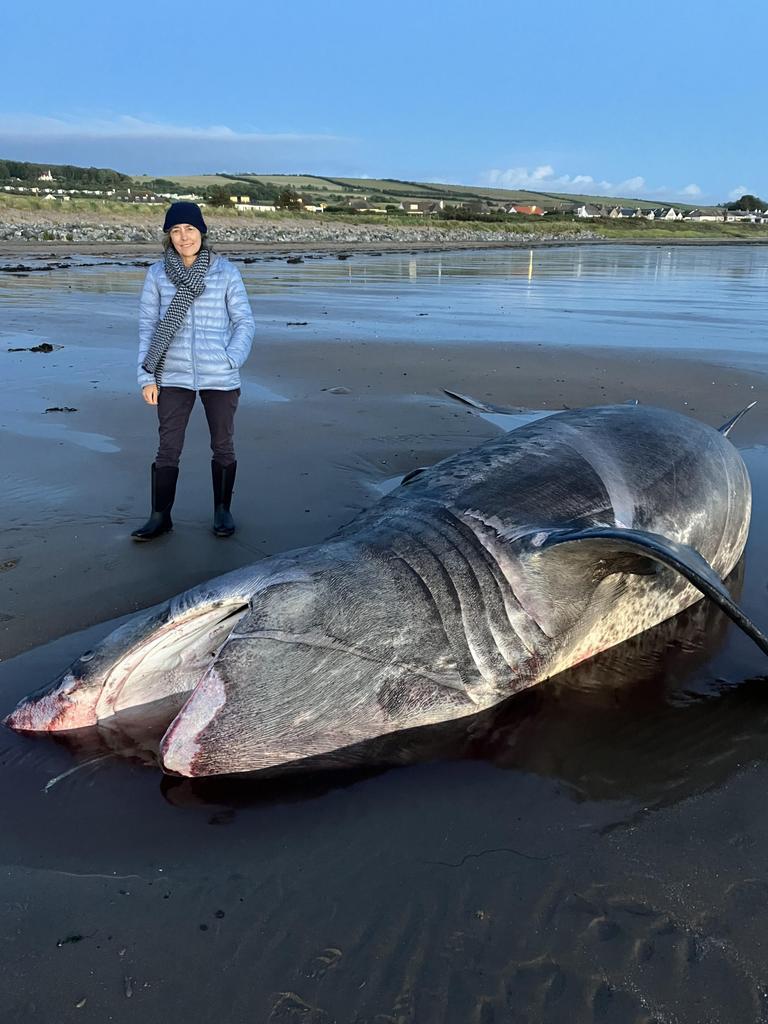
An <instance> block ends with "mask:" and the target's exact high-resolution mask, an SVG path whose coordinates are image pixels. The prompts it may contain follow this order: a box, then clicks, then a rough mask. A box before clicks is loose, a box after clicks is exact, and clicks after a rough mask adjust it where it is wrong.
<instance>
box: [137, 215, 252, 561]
mask: <svg viewBox="0 0 768 1024" xmlns="http://www.w3.org/2000/svg"><path fill="white" fill-rule="evenodd" d="M163 231H164V232H165V239H164V241H163V245H164V248H165V258H164V259H162V260H160V261H159V262H158V263H153V264H152V266H151V267H150V268H149V270H148V271H147V277H146V281H145V282H144V289H143V291H142V293H141V300H140V305H139V387H140V388H141V390H142V395H143V396H144V401H145V402H147V403H148V404H149V405H156V406H157V418H158V421H159V430H160V444H159V446H158V449H157V457H156V458H155V461H154V462H153V463H152V514H151V515H150V517H149V519H148V520H147V522H146V523H145V524H144V525H143V526H142V527H140V528H139V529H138V530H134V531H133V533H132V534H131V536H132V537H133V539H134V540H140V541H144V540H154V539H155V537H159V536H160V535H161V534H163V533H167V532H168V531H169V530H171V529H173V523H172V521H171V508H172V507H173V501H174V498H175V497H176V481H177V479H178V476H179V457H180V456H181V450H182V447H183V445H184V432H185V431H186V428H187V422H188V420H189V414H190V412H191V411H192V406H193V405H194V404H195V396H196V394H197V393H198V392H199V394H200V399H201V401H202V403H203V408H204V409H205V415H206V418H207V420H208V427H209V429H210V432H211V451H212V452H213V460H212V462H211V473H212V476H213V509H214V511H213V532H214V533H215V534H216V536H217V537H230V536H231V535H232V534H233V533H234V532H235V524H234V521H233V519H232V514H231V513H230V502H231V500H232V489H233V487H234V483H235V472H236V470H237V461H236V460H235V449H234V444H233V439H234V418H235V410H236V409H237V402H238V399H239V397H240V373H239V369H240V367H241V366H242V365H243V363H244V362H245V360H246V359H247V358H248V353H249V352H250V350H251V342H252V341H253V334H254V330H255V323H254V320H253V314H252V313H251V307H250V304H249V302H248V296H247V295H246V293H245V286H244V285H243V279H242V277H241V276H240V272H239V270H238V269H237V268H236V267H235V266H233V265H232V264H231V263H230V262H229V261H228V260H226V259H224V257H223V256H219V255H217V254H216V253H213V252H212V251H211V249H209V248H208V245H207V244H206V234H207V231H208V229H207V227H206V224H205V221H204V220H203V214H202V211H201V210H200V207H199V206H197V204H196V203H186V202H178V203H173V204H172V205H171V206H170V208H169V209H168V211H167V213H166V215H165V223H164V224H163Z"/></svg>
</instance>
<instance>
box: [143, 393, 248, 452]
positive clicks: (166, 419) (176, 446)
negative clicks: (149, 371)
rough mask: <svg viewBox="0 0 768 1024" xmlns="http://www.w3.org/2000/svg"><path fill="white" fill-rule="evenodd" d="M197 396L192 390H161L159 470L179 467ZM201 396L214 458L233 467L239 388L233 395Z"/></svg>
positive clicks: (158, 401) (158, 413) (158, 412)
mask: <svg viewBox="0 0 768 1024" xmlns="http://www.w3.org/2000/svg"><path fill="white" fill-rule="evenodd" d="M197 394H198V392H197V391H191V390H190V389H189V388H160V394H159V395H158V399H157V420H158V426H159V430H160V443H159V445H158V449H157V458H156V459H155V465H156V466H157V468H158V469H159V468H160V467H161V466H169V467H176V466H178V464H179V458H180V457H181V450H182V448H183V447H184V434H185V433H186V430H187V423H188V422H189V414H190V413H191V412H192V406H193V405H194V404H195V398H196V396H197ZM199 394H200V400H201V401H202V403H203V408H204V409H205V418H206V419H207V420H208V429H209V430H210V432H211V451H212V452H213V457H214V459H215V460H216V462H219V463H221V465H222V466H231V465H232V463H233V462H234V461H235V444H234V440H235V411H236V409H237V403H238V400H239V398H240V388H236V389H235V390H234V391H214V390H213V389H206V390H204V391H200V392H199Z"/></svg>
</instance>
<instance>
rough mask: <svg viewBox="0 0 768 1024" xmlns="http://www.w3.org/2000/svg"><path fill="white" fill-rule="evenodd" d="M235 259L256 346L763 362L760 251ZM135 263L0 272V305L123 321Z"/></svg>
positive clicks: (131, 302) (135, 286)
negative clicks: (691, 354)
mask: <svg viewBox="0 0 768 1024" xmlns="http://www.w3.org/2000/svg"><path fill="white" fill-rule="evenodd" d="M234 259H235V260H236V261H237V262H238V265H239V266H240V268H241V270H242V272H243V276H244V279H245V282H246V287H247V289H248V291H249V294H250V295H251V298H252V300H253V306H254V311H255V313H256V317H257V322H258V325H259V330H260V331H261V333H262V335H263V334H264V332H265V331H266V332H269V331H275V332H277V333H278V334H279V335H280V336H281V337H283V336H284V335H285V330H284V328H285V323H286V322H287V321H289V320H294V321H295V320H306V321H307V322H308V323H307V326H306V328H304V329H303V330H301V331H295V332H291V335H290V336H291V337H292V338H295V337H299V338H306V337H307V336H309V337H312V338H313V339H315V340H322V339H323V338H329V339H338V338H340V337H349V338H365V337H366V336H369V335H370V336H375V337H382V336H384V337H386V338H388V339H390V340H393V341H398V340H404V341H426V342H439V343H442V344H446V343H450V342H452V341H462V342H466V341H472V340H478V341H485V342H500V343H514V342H516V341H519V342H530V341H532V340H535V341H536V342H540V343H542V344H547V343H552V344H558V345H563V344H566V345H580V344H583V345H590V346H603V345H604V346H609V347H632V348H638V347H641V348H644V349H648V348H653V347H657V348H673V349H676V350H680V351H686V350H689V351H700V350H705V351H707V352H708V355H709V357H710V358H715V359H717V358H722V356H723V353H725V354H726V355H727V356H728V357H729V358H730V357H732V356H733V353H734V351H735V350H737V351H741V352H749V353H752V354H753V355H759V356H760V357H761V358H763V357H764V355H765V353H764V344H763V331H762V325H763V324H764V322H765V320H766V318H767V317H768V294H767V293H766V288H765V283H766V279H767V278H768V251H766V249H765V248H763V247H758V246H750V245H735V246H725V245H721V246H678V247H669V246H661V245H659V246H652V245H650V246H649V245H590V246H587V245H580V246H578V245H574V246H565V245H564V246H557V247H553V248H537V249H535V250H534V249H522V248H518V249H506V250H505V249H494V250H490V251H488V250H485V251H472V250H465V251H460V252H439V253H429V252H420V253H386V254H376V255H373V254H372V255H366V254H363V253H358V254H355V256H354V258H353V259H350V260H339V259H337V258H335V257H333V256H327V257H324V258H315V259H312V258H310V257H309V256H307V258H306V259H305V260H304V262H302V263H298V264H293V265H291V266H287V265H285V257H283V256H279V257H278V256H270V255H267V254H265V255H263V256H258V257H246V258H242V257H237V256H236V257H234ZM246 260H247V262H246ZM146 262H147V261H146V260H145V261H133V263H128V262H125V263H122V264H109V263H107V262H102V263H101V264H100V265H86V266H78V265H75V264H74V263H73V265H72V266H71V267H69V268H64V269H62V268H60V267H57V268H55V269H53V270H50V271H48V272H45V273H30V274H28V275H27V276H19V275H14V274H7V273H6V274H4V273H0V298H2V300H3V303H4V305H5V306H6V307H8V308H13V307H23V306H29V307H31V308H35V309H37V308H39V306H40V303H41V300H42V299H43V297H45V299H46V306H47V307H51V306H52V305H53V306H54V307H55V312H56V313H57V315H58V316H60V317H61V316H64V317H66V316H69V315H71V313H72V312H73V311H76V310H77V309H78V308H81V309H82V310H83V311H87V312H89V313H94V312H95V313H107V312H109V313H110V314H111V315H117V316H121V317H130V318H131V319H135V316H136V301H137V296H138V293H139V290H140V288H141V283H142V280H143V277H144V273H145V267H144V265H143V264H145V263H146ZM278 264H280V265H279V266H278ZM276 271H277V272H276ZM351 286H353V287H351ZM51 311H53V310H51ZM420 314H421V317H423V319H419V315H420Z"/></svg>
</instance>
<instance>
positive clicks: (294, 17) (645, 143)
mask: <svg viewBox="0 0 768 1024" xmlns="http://www.w3.org/2000/svg"><path fill="white" fill-rule="evenodd" d="M3 34H4V36H5V46H4V48H3V49H4V55H3V64H4V67H3V72H4V74H3V78H4V83H5V88H4V89H3V91H2V95H0V158H2V157H7V158H12V159H22V160H23V159H26V160H35V161H41V162H51V163H76V164H94V165H97V166H108V167H114V168H116V169H118V170H122V171H125V172H127V173H133V174H141V173H150V174H180V173H184V172H186V173H195V174H197V173H209V172H210V173H214V172H216V171H229V172H237V171H256V172H265V173H266V172H270V173H274V172H285V173H300V172H308V173H314V174H330V175H350V176H371V177H393V178H404V179H412V180H421V181H424V180H431V181H449V182H462V183H468V184H478V185H479V184H497V185H502V186H504V185H506V186H509V187H514V188H534V189H537V188H539V189H543V190H546V191H570V192H594V193H600V194H606V195H611V194H613V195H626V196H638V197H650V198H653V197H657V196H658V197H659V198H660V199H661V198H664V199H669V200H674V199H679V200H686V201H688V202H694V203H695V202H701V203H707V202H718V201H722V200H724V199H727V198H729V197H731V196H736V195H740V194H741V193H742V192H743V191H750V192H755V193H756V194H759V195H762V196H764V197H768V169H767V167H768V141H767V140H768V133H766V127H765V117H764V111H765V104H764V100H765V97H766V83H765V65H766V60H767V59H768V8H767V7H766V6H765V5H763V4H759V3H757V2H755V0H753V2H749V3H742V4H734V5H732V6H730V5H729V6H727V7H724V6H723V4H722V3H717V4H716V3H714V2H710V0H704V2H699V3H698V4H696V5H695V6H694V5H692V4H687V3H686V4H682V3H680V2H678V3H675V0H667V2H666V3H661V2H657V0H645V2H644V3H643V4H641V5H640V4H631V5H630V4H627V3H622V2H621V0H612V2H607V0H582V2H580V3H579V2H571V3H567V2H564V0H550V2H549V3H547V4H542V5H539V6H537V5H532V4H529V5H523V4H519V3H516V2H497V0H489V2H483V0H479V2H477V3H475V4H473V5H469V4H466V3H458V2H455V0H444V2H443V3H442V4H437V3H432V2H421V3H404V2H401V0H391V2H390V3H389V4H387V5H371V4H353V3H349V2H338V0H327V2H326V3H325V4H312V5H309V4H306V3H303V2H301V0H296V2H294V3H291V4H290V5H285V9H282V8H281V5H278V4H270V5H258V6H257V5H249V4H247V3H242V4H213V3H200V2H198V0H187V2H185V3H184V4H173V5H170V4H155V5H150V4H141V5H129V4H122V5H119V6H117V7H115V6H110V5H107V4H104V3H103V2H100V3H92V2H90V0H70V2H69V3H67V4H61V3H57V4H55V5H54V4H52V3H50V0H42V3H38V4H36V5H34V6H32V5H30V6H27V5H22V4H16V3H15V4H12V5H10V6H9V7H7V8H6V10H5V12H4V14H3Z"/></svg>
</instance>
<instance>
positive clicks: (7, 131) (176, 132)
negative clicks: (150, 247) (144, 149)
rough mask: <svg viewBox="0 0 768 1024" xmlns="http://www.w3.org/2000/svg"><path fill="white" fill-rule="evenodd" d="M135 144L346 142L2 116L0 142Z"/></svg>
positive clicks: (126, 119)
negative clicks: (129, 141) (127, 141)
mask: <svg viewBox="0 0 768 1024" xmlns="http://www.w3.org/2000/svg"><path fill="white" fill-rule="evenodd" d="M3 139H13V140H27V139H28V140H30V141H33V140H34V141H41V140H55V141H61V140H65V139H72V140H78V141H83V140H91V141H108V140H116V141H117V140H126V139H127V140H135V141H137V142H144V141H147V142H148V141H169V142H170V141H183V142H217V143H224V144H226V143H232V144H242V143H250V144H254V143H265V144H272V143H283V144H284V143H306V142H326V143H327V142H346V141H348V140H347V139H343V138H342V137H340V136H335V135H329V134H323V133H315V132H306V133H304V132H257V131H237V130H235V129H233V128H230V127H228V126H227V125H205V126H196V125H178V124H168V123H163V122H159V121H146V120H143V119H141V118H138V117H132V116H130V115H127V114H126V115H121V116H118V117H114V118H111V119H104V118H80V119H78V118H60V117H42V116H40V115H31V116H26V115H23V114H0V140H3Z"/></svg>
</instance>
